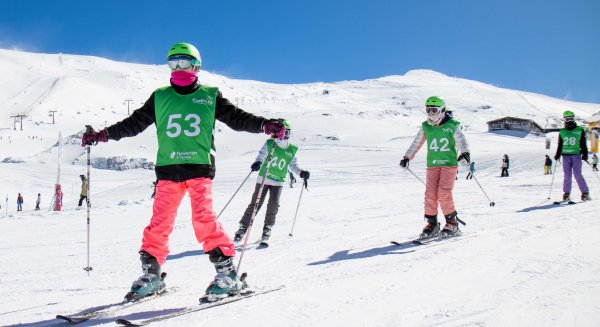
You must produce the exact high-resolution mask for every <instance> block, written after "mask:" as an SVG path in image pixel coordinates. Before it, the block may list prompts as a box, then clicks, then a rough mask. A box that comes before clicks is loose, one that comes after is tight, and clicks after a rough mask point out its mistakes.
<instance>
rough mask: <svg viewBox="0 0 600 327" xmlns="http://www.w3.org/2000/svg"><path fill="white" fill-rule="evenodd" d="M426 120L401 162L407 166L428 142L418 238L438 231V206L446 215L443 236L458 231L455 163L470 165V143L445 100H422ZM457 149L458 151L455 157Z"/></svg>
mask: <svg viewBox="0 0 600 327" xmlns="http://www.w3.org/2000/svg"><path fill="white" fill-rule="evenodd" d="M425 110H426V112H427V120H426V121H424V122H423V123H422V124H421V128H420V129H419V132H418V133H417V136H416V137H415V139H414V141H413V142H412V144H411V145H410V147H409V148H408V150H407V151H406V154H405V155H404V157H403V158H402V160H401V161H400V166H402V167H404V168H407V167H408V164H409V160H412V159H413V158H414V157H415V155H416V154H417V152H418V151H419V149H420V148H421V146H422V145H423V144H424V143H425V142H427V170H426V171H427V173H426V174H427V175H426V183H425V184H426V185H425V220H426V221H427V225H425V228H423V233H422V234H421V237H430V236H434V235H436V234H437V233H439V231H440V224H439V223H438V219H437V214H438V205H439V206H440V207H441V208H442V212H443V214H444V216H445V218H446V225H445V226H444V229H443V230H442V233H443V234H445V235H454V234H457V233H459V232H460V231H459V229H458V220H457V212H456V209H455V208H454V199H453V197H452V189H453V188H454V181H455V177H456V174H457V166H458V163H459V162H460V163H461V165H464V166H466V165H469V163H470V155H469V145H468V143H467V140H466V138H465V135H464V134H463V133H462V131H461V126H460V123H459V122H458V121H457V120H455V119H454V118H452V117H451V116H450V115H448V114H447V113H446V102H445V101H444V100H443V99H442V98H440V97H437V96H432V97H430V98H428V99H427V101H426V102H425ZM457 150H459V151H461V154H460V156H458V158H457Z"/></svg>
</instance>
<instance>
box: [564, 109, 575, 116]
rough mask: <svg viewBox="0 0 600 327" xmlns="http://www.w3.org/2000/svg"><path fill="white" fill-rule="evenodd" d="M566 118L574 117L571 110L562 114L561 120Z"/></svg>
mask: <svg viewBox="0 0 600 327" xmlns="http://www.w3.org/2000/svg"><path fill="white" fill-rule="evenodd" d="M567 117H575V113H574V112H572V111H571V110H567V111H565V112H563V118H567Z"/></svg>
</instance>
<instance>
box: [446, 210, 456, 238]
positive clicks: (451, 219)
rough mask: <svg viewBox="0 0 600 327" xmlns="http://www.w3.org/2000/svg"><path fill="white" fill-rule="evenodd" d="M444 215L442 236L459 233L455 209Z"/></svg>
mask: <svg viewBox="0 0 600 327" xmlns="http://www.w3.org/2000/svg"><path fill="white" fill-rule="evenodd" d="M445 217H446V225H445V226H444V229H442V235H443V236H444V237H448V236H458V235H460V229H458V220H457V219H456V217H457V213H456V211H454V212H453V213H451V214H449V215H446V216H445Z"/></svg>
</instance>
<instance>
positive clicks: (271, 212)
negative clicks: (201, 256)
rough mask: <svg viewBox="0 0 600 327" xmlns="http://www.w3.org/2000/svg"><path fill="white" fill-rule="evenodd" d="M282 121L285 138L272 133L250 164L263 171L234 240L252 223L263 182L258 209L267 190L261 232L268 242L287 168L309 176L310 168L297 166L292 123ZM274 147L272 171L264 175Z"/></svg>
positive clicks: (244, 233) (238, 238)
mask: <svg viewBox="0 0 600 327" xmlns="http://www.w3.org/2000/svg"><path fill="white" fill-rule="evenodd" d="M283 124H284V126H285V136H284V139H283V140H279V139H277V138H275V137H274V136H273V138H271V139H269V140H267V142H265V145H263V147H262V148H261V149H260V151H259V153H258V156H257V157H256V160H255V162H254V163H253V164H252V165H251V166H250V169H252V171H258V170H260V171H259V172H258V179H257V180H256V187H255V189H254V194H252V200H251V201H250V204H249V205H248V208H246V211H245V212H244V215H243V216H242V219H241V220H240V228H239V229H238V231H237V232H235V237H234V239H233V240H234V242H239V241H241V240H242V238H243V237H244V235H246V231H247V230H248V226H249V225H250V219H251V218H252V212H253V211H254V205H255V203H256V198H257V197H258V192H259V190H260V186H261V184H262V183H263V180H264V186H263V189H262V192H261V195H260V200H259V203H258V208H257V209H256V212H257V213H258V210H260V207H261V206H262V204H263V203H264V201H265V198H266V195H267V192H269V202H267V212H266V213H265V222H264V225H263V233H262V242H266V241H268V240H269V237H270V236H271V230H272V229H273V225H275V219H276V216H277V211H278V210H279V199H280V197H281V191H282V190H283V185H284V184H285V178H286V176H287V174H288V170H289V171H291V172H292V173H295V174H299V175H300V178H303V179H304V180H307V179H308V178H309V177H310V173H309V172H308V171H306V170H302V169H300V167H299V166H298V159H297V158H296V151H298V147H297V146H295V145H293V144H291V143H289V137H290V133H291V126H290V123H289V122H288V121H287V120H284V121H283ZM272 147H275V149H274V151H273V157H272V158H271V159H270V160H269V174H268V175H267V176H266V178H265V171H266V169H267V164H266V162H265V159H266V158H267V155H268V154H269V153H270V152H271V149H272Z"/></svg>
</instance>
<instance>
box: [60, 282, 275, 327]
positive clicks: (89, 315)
mask: <svg viewBox="0 0 600 327" xmlns="http://www.w3.org/2000/svg"><path fill="white" fill-rule="evenodd" d="M284 287H285V286H284V285H281V286H278V287H275V288H270V289H259V290H252V289H246V290H242V291H241V292H240V293H237V294H234V295H230V296H228V297H225V298H222V299H219V300H217V301H214V302H203V301H202V298H201V299H200V300H201V301H200V304H199V305H193V306H189V307H185V308H183V309H181V310H178V311H176V312H171V313H167V314H162V315H158V316H155V317H152V318H148V319H142V320H127V319H117V320H116V321H115V322H116V323H117V324H119V325H123V326H145V325H148V324H150V323H153V322H157V321H163V320H167V319H171V318H175V317H179V316H183V315H186V314H189V313H193V312H198V311H201V310H206V309H210V308H214V307H217V306H221V305H225V304H229V303H232V302H236V301H240V300H243V299H247V298H250V297H253V296H256V295H261V294H266V293H270V292H275V291H278V290H280V289H283V288H284ZM175 292H176V289H173V288H171V289H165V290H163V291H162V292H160V293H156V294H153V295H150V296H147V297H144V298H142V299H140V300H138V301H135V302H125V301H124V302H120V303H115V304H110V305H107V306H104V307H101V308H98V309H96V310H94V311H89V312H86V313H81V314H74V315H57V316H56V318H58V319H62V320H64V321H66V322H69V323H71V324H79V323H82V322H85V321H88V320H90V319H93V318H96V317H100V316H103V315H108V314H114V313H116V312H119V311H121V310H124V309H126V308H130V307H132V306H135V305H138V304H141V303H145V302H149V301H152V300H155V299H158V298H161V297H164V296H166V295H168V294H173V293H175Z"/></svg>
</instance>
